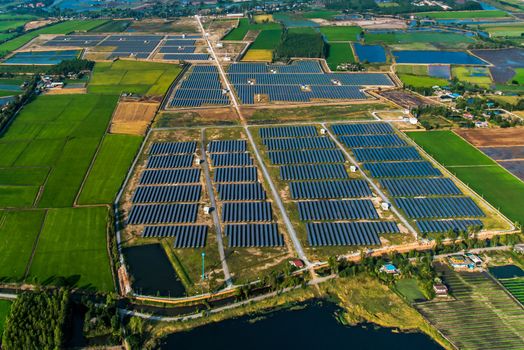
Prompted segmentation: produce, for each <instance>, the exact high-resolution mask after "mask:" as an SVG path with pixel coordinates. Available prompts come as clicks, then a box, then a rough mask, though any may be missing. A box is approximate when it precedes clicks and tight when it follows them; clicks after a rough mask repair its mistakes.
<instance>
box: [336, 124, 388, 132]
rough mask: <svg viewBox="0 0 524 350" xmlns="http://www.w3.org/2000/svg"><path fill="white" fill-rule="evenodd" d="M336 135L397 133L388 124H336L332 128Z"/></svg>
mask: <svg viewBox="0 0 524 350" xmlns="http://www.w3.org/2000/svg"><path fill="white" fill-rule="evenodd" d="M331 129H332V130H333V133H335V135H373V134H375V135H376V134H393V133H395V131H394V130H393V128H392V127H391V125H389V124H386V123H354V124H335V125H333V126H332V127H331Z"/></svg>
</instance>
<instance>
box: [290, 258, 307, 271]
mask: <svg viewBox="0 0 524 350" xmlns="http://www.w3.org/2000/svg"><path fill="white" fill-rule="evenodd" d="M289 264H290V265H291V266H294V267H296V268H297V269H301V268H303V267H304V266H306V265H304V262H303V261H302V260H300V259H293V260H289Z"/></svg>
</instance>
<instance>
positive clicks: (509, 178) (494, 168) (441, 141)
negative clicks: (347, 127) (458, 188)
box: [407, 131, 524, 223]
mask: <svg viewBox="0 0 524 350" xmlns="http://www.w3.org/2000/svg"><path fill="white" fill-rule="evenodd" d="M407 135H408V136H409V137H410V138H412V139H413V140H414V141H415V142H416V143H417V144H419V145H420V146H421V147H422V148H423V149H424V150H425V151H426V152H428V153H429V154H430V155H431V156H433V157H434V158H435V159H436V160H437V161H438V162H439V163H440V164H442V165H444V166H445V167H446V168H447V169H448V170H449V171H450V172H452V173H453V174H455V176H457V177H458V178H459V179H460V180H462V182H464V183H465V184H466V185H468V186H469V187H470V188H471V189H472V190H474V191H475V192H477V193H478V194H479V195H482V196H483V197H484V198H485V199H486V200H487V201H488V202H489V203H491V204H492V205H493V206H494V207H496V208H498V209H499V210H500V211H501V212H502V213H503V214H504V215H506V216H507V217H508V218H509V219H510V220H512V221H513V222H519V223H524V212H523V211H522V208H523V207H524V182H522V181H520V180H519V179H517V178H516V177H514V176H513V175H512V174H511V173H509V172H508V171H507V170H506V169H504V168H502V167H501V166H500V165H499V164H497V163H496V162H495V161H493V160H492V159H491V158H489V157H488V156H486V155H485V154H484V153H482V152H481V151H479V150H478V149H477V148H475V147H474V146H472V145H471V144H469V143H468V142H467V141H465V140H464V139H462V138H461V137H460V136H458V135H456V134H455V133H453V132H452V131H426V132H408V133H407ZM457 154H460V155H461V156H460V157H457V156H456V155H457Z"/></svg>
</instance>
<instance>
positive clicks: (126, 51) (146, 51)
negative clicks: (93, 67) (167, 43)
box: [98, 34, 163, 59]
mask: <svg viewBox="0 0 524 350" xmlns="http://www.w3.org/2000/svg"><path fill="white" fill-rule="evenodd" d="M162 39H163V36H162V35H134V34H133V35H110V36H108V37H107V38H106V39H105V40H104V41H102V42H100V43H99V44H98V46H99V47H112V48H114V49H113V51H112V52H111V55H109V57H108V58H109V59H113V58H117V57H136V58H142V59H146V58H148V57H149V56H150V55H151V54H152V53H153V51H154V50H155V49H156V47H157V46H158V44H160V41H161V40H162Z"/></svg>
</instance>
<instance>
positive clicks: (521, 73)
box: [511, 68, 524, 85]
mask: <svg viewBox="0 0 524 350" xmlns="http://www.w3.org/2000/svg"><path fill="white" fill-rule="evenodd" d="M511 81H516V82H517V84H519V85H524V68H516V69H515V75H514V76H513V78H511Z"/></svg>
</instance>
